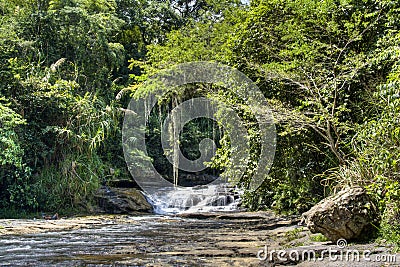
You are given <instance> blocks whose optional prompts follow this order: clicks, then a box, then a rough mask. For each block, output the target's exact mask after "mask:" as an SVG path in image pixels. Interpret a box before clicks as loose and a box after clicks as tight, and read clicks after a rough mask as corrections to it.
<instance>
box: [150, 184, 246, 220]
mask: <svg viewBox="0 0 400 267" xmlns="http://www.w3.org/2000/svg"><path fill="white" fill-rule="evenodd" d="M240 194H241V192H239V191H238V190H237V189H234V188H232V187H231V186H229V185H228V184H211V185H203V186H194V187H175V188H174V190H171V188H168V189H166V190H165V192H160V194H159V195H156V196H152V197H148V200H149V202H150V203H151V204H152V206H153V208H154V212H155V213H157V214H177V213H183V212H190V213H191V212H211V211H235V210H238V209H239V205H240Z"/></svg>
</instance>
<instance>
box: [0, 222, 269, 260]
mask: <svg viewBox="0 0 400 267" xmlns="http://www.w3.org/2000/svg"><path fill="white" fill-rule="evenodd" d="M259 221H260V220H259V218H247V219H240V218H237V219H233V220H232V218H227V219H224V218H223V217H222V218H218V219H217V218H203V219H193V218H181V217H171V216H159V215H152V216H138V217H134V216H131V217H130V216H124V221H123V223H121V222H115V221H112V220H111V221H108V222H107V221H104V222H103V223H102V224H100V225H92V226H88V227H83V228H80V229H76V230H66V231H65V230H64V231H56V232H43V233H35V234H24V235H3V236H0V262H1V266H234V265H237V266H249V265H252V264H256V265H257V264H258V263H259V260H258V259H257V257H256V253H257V251H258V250H259V249H260V247H262V246H263V244H264V243H265V242H267V241H268V239H269V238H268V235H265V234H266V233H265V229H261V228H260V224H259Z"/></svg>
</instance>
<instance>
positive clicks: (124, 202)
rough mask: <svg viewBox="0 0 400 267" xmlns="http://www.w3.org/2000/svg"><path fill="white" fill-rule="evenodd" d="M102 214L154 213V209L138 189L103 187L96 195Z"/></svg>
mask: <svg viewBox="0 0 400 267" xmlns="http://www.w3.org/2000/svg"><path fill="white" fill-rule="evenodd" d="M96 198H97V202H98V207H99V209H100V212H104V213H110V214H129V213H135V212H152V210H153V208H152V206H151V205H150V204H149V202H147V200H146V198H145V197H144V196H143V194H142V193H141V192H140V191H139V190H137V189H136V188H114V187H108V186H103V187H101V188H100V189H99V191H98V193H97V194H96Z"/></svg>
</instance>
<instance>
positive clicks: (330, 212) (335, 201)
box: [302, 187, 376, 241]
mask: <svg viewBox="0 0 400 267" xmlns="http://www.w3.org/2000/svg"><path fill="white" fill-rule="evenodd" d="M375 218H376V207H375V205H374V203H373V202H372V201H371V199H370V198H369V197H368V195H367V194H366V192H365V190H364V189H363V188H361V187H353V188H348V189H345V190H342V191H340V192H339V193H337V194H335V195H333V196H330V197H328V198H326V199H324V200H322V201H321V202H320V203H318V204H317V205H315V206H314V207H312V208H311V209H310V210H309V211H308V212H306V213H303V220H302V222H303V223H305V224H306V225H307V227H308V228H309V229H310V231H311V232H312V233H322V234H323V235H324V236H326V237H327V238H328V239H330V240H332V241H337V240H338V239H340V238H345V239H347V240H350V239H357V238H359V237H360V235H361V233H363V230H365V229H366V228H367V227H369V226H370V223H371V222H373V221H374V220H375Z"/></svg>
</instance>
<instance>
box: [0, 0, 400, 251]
mask: <svg viewBox="0 0 400 267" xmlns="http://www.w3.org/2000/svg"><path fill="white" fill-rule="evenodd" d="M0 14H1V20H0V28H1V31H0V42H1V44H0V148H1V149H0V179H1V180H0V199H1V202H0V209H1V210H2V214H3V216H19V215H21V214H23V213H29V212H39V211H56V210H57V211H68V210H69V211H82V210H90V209H91V207H92V205H93V204H94V203H93V196H94V194H95V192H96V190H97V189H98V188H99V187H100V186H101V185H102V184H107V183H108V182H109V181H110V180H113V179H131V178H130V174H129V172H128V170H127V167H126V163H125V161H124V156H123V152H122V144H121V125H122V121H123V116H124V112H125V111H124V109H125V108H126V107H127V104H128V102H129V100H130V98H131V97H132V96H133V95H135V94H136V93H137V88H138V87H139V86H140V84H141V83H142V82H144V81H146V79H148V77H149V76H151V75H153V74H155V73H157V72H158V71H160V70H162V69H165V68H168V67H171V66H173V65H175V64H177V63H184V62H191V61H215V62H220V63H223V64H226V65H229V66H232V67H235V68H237V69H238V70H240V71H242V72H243V73H245V74H246V75H247V76H248V77H250V78H251V79H252V80H253V81H254V82H256V84H257V85H258V86H259V88H260V90H261V91H262V92H263V93H264V95H265V97H266V98H267V99H268V101H269V107H270V109H271V110H272V111H273V113H274V118H275V122H276V128H277V151H276V155H275V160H274V163H273V166H272V169H271V171H270V172H269V175H268V177H266V179H265V181H264V183H263V184H262V185H261V186H260V187H259V188H258V190H256V191H255V192H251V191H245V193H244V196H243V198H244V199H243V203H244V205H245V206H247V207H248V208H249V209H252V210H257V209H266V208H272V209H275V210H277V211H279V212H282V213H300V212H303V211H306V210H307V209H308V208H310V207H311V206H312V205H313V204H315V203H316V202H317V201H319V200H320V199H322V198H323V197H324V196H326V195H328V194H330V193H332V192H334V191H335V190H338V189H340V188H343V187H346V186H349V185H361V186H364V187H365V188H367V190H368V192H369V193H370V195H371V196H372V197H373V198H374V199H375V200H376V202H377V206H378V208H379V211H380V215H381V219H380V221H381V222H380V225H377V227H378V228H379V229H380V230H381V234H382V236H384V237H385V238H387V239H390V240H392V241H395V242H399V243H400V221H399V220H398V216H399V215H398V214H399V208H400V184H399V180H400V175H399V169H400V159H399V155H400V150H399V145H400V127H399V120H400V117H399V111H400V92H399V91H400V63H399V62H400V61H399V60H400V23H399V21H400V2H398V1H391V0H379V1H371V0H362V1H356V0H322V1H313V0H291V1H284V0H269V1H262V0H253V1H250V2H247V1H242V2H241V1H236V0H224V1H216V0H170V1H167V0H52V1H50V0H24V1H22V0H0ZM193 96H210V97H214V98H218V99H220V100H222V101H224V102H226V103H229V104H231V105H232V106H234V107H235V108H236V110H237V111H238V113H239V114H240V117H241V119H242V120H243V121H244V122H245V124H246V127H247V129H248V132H249V136H250V137H251V138H250V139H251V140H250V142H251V153H252V157H253V158H256V157H257V154H259V150H260V149H259V147H258V146H259V145H257V141H258V138H259V136H258V134H257V127H256V126H255V125H254V118H253V116H252V115H251V114H249V113H248V112H247V111H248V109H246V107H244V106H243V104H242V103H241V102H240V100H239V99H237V97H236V96H232V95H230V94H229V93H227V92H226V91H224V89H223V88H218V87H216V86H214V87H212V86H209V85H204V84H197V85H190V86H186V87H182V88H181V89H180V90H178V91H177V92H176V93H175V94H173V95H170V97H169V98H168V99H167V100H165V101H166V107H165V108H164V109H163V108H162V107H159V108H158V110H157V111H155V112H153V113H152V114H153V115H152V116H151V118H150V123H149V125H150V126H151V125H154V127H153V128H152V129H150V130H149V132H148V138H147V141H148V142H147V144H148V152H149V154H150V155H151V156H152V158H153V163H154V165H155V167H156V168H157V169H158V170H159V171H160V172H162V173H163V174H164V175H165V177H168V178H171V176H172V167H171V165H170V163H169V162H168V161H167V160H166V158H165V155H164V152H163V151H162V149H161V147H160V141H159V138H160V129H159V128H157V127H158V125H159V121H160V119H161V118H165V116H166V114H167V113H168V110H169V109H170V108H171V103H175V104H178V103H180V102H182V101H184V100H186V99H190V98H191V97H193ZM168 105H169V107H168ZM186 130H187V131H185V133H183V136H181V146H182V149H183V150H184V154H185V155H187V156H188V157H189V158H193V159H195V158H197V157H198V156H199V155H198V154H199V152H198V149H197V148H198V142H199V141H200V140H202V139H204V138H214V139H216V141H217V143H218V144H219V145H218V151H217V154H216V156H215V157H214V159H213V161H212V162H210V163H209V165H210V168H209V169H207V170H206V173H209V174H219V173H220V172H222V170H223V169H224V167H227V164H228V163H227V162H228V160H229V156H230V154H229V140H227V139H226V138H225V137H224V136H223V135H221V132H219V130H218V126H217V125H216V124H213V122H210V121H207V120H206V121H204V120H203V121H202V120H198V121H195V122H192V123H190V124H188V125H187V127H186ZM254 168H255V166H254V164H252V163H251V162H250V163H249V166H247V169H248V171H247V173H249V174H251V171H252V169H254ZM245 179H246V177H245Z"/></svg>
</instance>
